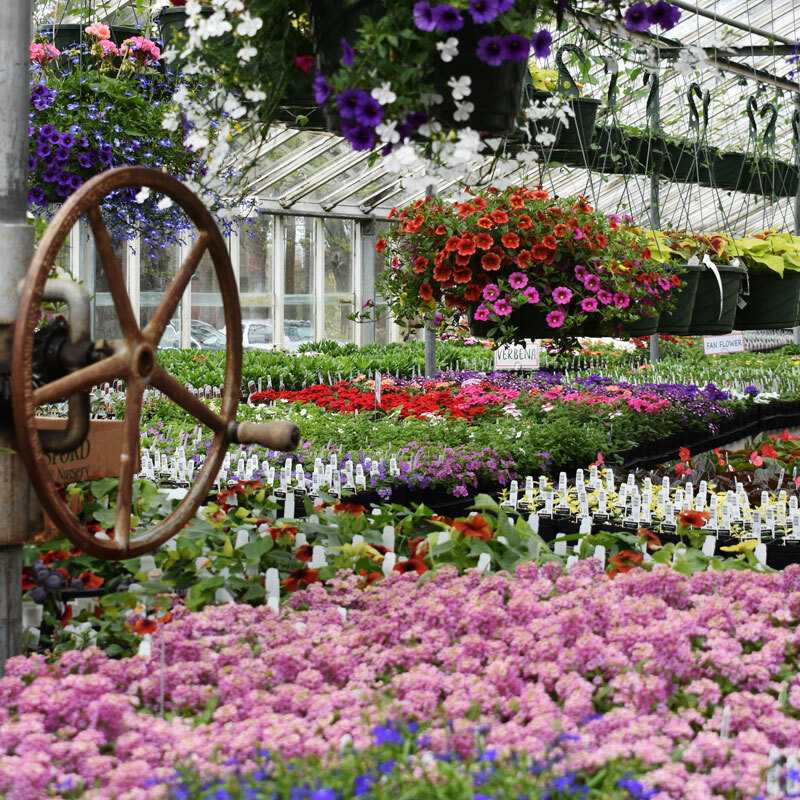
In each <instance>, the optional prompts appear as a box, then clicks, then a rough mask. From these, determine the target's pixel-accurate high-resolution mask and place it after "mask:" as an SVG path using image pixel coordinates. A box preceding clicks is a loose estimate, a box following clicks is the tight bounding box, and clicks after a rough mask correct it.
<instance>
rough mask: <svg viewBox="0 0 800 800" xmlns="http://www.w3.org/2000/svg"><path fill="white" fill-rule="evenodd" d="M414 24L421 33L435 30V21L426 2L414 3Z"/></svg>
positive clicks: (425, 0) (426, 0)
mask: <svg viewBox="0 0 800 800" xmlns="http://www.w3.org/2000/svg"><path fill="white" fill-rule="evenodd" d="M414 24H415V25H416V26H417V27H418V28H419V29H420V30H421V31H434V30H436V19H435V17H434V15H433V9H432V8H431V4H430V3H429V2H428V0H419V2H418V3H414Z"/></svg>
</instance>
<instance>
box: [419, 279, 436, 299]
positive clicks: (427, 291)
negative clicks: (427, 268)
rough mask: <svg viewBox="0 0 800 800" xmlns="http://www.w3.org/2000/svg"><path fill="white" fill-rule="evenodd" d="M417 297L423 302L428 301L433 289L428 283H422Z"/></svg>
mask: <svg viewBox="0 0 800 800" xmlns="http://www.w3.org/2000/svg"><path fill="white" fill-rule="evenodd" d="M419 296H420V297H421V298H422V299H423V300H430V299H431V297H433V287H432V286H431V285H430V284H429V283H423V284H422V286H420V287H419Z"/></svg>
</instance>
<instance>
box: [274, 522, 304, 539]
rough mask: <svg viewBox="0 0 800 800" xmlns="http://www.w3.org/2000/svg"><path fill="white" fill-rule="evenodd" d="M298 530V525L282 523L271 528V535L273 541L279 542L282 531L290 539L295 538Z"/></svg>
mask: <svg viewBox="0 0 800 800" xmlns="http://www.w3.org/2000/svg"><path fill="white" fill-rule="evenodd" d="M298 530H299V528H298V527H297V525H281V526H279V527H277V528H270V529H269V535H270V536H271V537H272V541H273V542H277V541H278V539H279V538H280V536H281V534H282V533H285V534H286V535H287V536H288V537H289V539H291V540H294V537H295V534H296V533H297V531H298Z"/></svg>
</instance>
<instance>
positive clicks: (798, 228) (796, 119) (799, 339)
mask: <svg viewBox="0 0 800 800" xmlns="http://www.w3.org/2000/svg"><path fill="white" fill-rule="evenodd" d="M794 108H795V111H794V114H793V116H792V128H793V131H792V132H793V134H794V136H793V140H794V147H795V154H794V158H795V161H796V162H797V163H798V164H800V97H796V98H795V101H794ZM793 206H794V235H795V236H798V235H800V189H799V190H798V192H797V194H796V195H795V196H794V203H793ZM792 344H800V327H797V328H792Z"/></svg>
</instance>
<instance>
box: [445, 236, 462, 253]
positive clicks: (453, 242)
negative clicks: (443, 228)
mask: <svg viewBox="0 0 800 800" xmlns="http://www.w3.org/2000/svg"><path fill="white" fill-rule="evenodd" d="M460 241H461V237H460V236H451V237H450V238H449V239H448V240H447V241H446V242H445V245H444V249H445V250H447V251H448V252H450V253H455V251H456V250H458V244H459V242H460Z"/></svg>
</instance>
